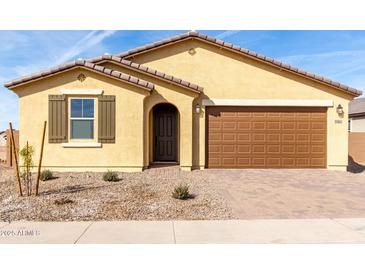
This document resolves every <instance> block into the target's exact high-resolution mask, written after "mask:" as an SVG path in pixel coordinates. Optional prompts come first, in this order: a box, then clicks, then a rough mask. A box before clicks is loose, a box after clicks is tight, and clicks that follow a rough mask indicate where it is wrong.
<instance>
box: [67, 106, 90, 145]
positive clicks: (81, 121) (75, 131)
mask: <svg viewBox="0 0 365 274" xmlns="http://www.w3.org/2000/svg"><path fill="white" fill-rule="evenodd" d="M70 124H71V139H94V99H71V116H70Z"/></svg>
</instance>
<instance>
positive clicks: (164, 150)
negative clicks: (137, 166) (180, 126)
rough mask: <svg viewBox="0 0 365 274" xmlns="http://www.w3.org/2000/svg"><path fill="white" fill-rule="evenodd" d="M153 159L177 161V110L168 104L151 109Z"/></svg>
mask: <svg viewBox="0 0 365 274" xmlns="http://www.w3.org/2000/svg"><path fill="white" fill-rule="evenodd" d="M153 156H154V157H153V160H154V161H155V162H177V111H176V108H175V107H174V106H172V105H169V104H160V105H157V106H155V107H154V109H153Z"/></svg>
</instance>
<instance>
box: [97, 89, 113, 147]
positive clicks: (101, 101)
mask: <svg viewBox="0 0 365 274" xmlns="http://www.w3.org/2000/svg"><path fill="white" fill-rule="evenodd" d="M98 105H99V109H98V140H99V142H100V143H115V96H111V95H104V96H98Z"/></svg>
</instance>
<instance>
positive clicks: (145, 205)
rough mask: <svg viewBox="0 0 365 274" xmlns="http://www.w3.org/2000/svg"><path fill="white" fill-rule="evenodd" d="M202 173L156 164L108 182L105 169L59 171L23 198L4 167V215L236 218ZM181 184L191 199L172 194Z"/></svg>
mask: <svg viewBox="0 0 365 274" xmlns="http://www.w3.org/2000/svg"><path fill="white" fill-rule="evenodd" d="M197 173H199V171H197V172H192V173H190V172H184V171H180V170H179V168H178V167H171V168H167V169H166V168H164V169H159V168H156V169H150V170H147V171H145V172H138V173H118V176H119V180H118V181H117V182H106V181H103V179H102V177H103V173H95V172H83V173H54V177H55V178H54V179H51V180H48V181H44V182H41V184H40V192H39V196H37V197H36V196H30V197H27V196H23V197H19V194H18V190H17V187H16V186H17V185H16V182H15V177H14V171H13V170H12V169H9V168H5V167H0V220H1V221H15V220H33V221H35V220H37V221H76V220H78V221H81V220H82V221H87V220H179V219H190V220H197V219H198V220H209V219H231V218H233V217H234V216H233V214H232V212H231V210H230V209H229V207H228V206H227V205H226V204H225V201H224V199H223V198H222V197H221V196H220V195H219V193H218V192H217V190H215V188H214V187H213V186H211V185H210V184H209V183H208V181H207V180H206V179H204V177H203V176H199V175H198V174H197ZM192 175H194V176H192ZM34 177H35V176H34ZM179 184H184V185H185V184H186V185H188V186H189V191H190V193H191V197H189V199H186V200H179V199H174V198H173V197H172V191H173V190H174V187H175V186H177V185H179Z"/></svg>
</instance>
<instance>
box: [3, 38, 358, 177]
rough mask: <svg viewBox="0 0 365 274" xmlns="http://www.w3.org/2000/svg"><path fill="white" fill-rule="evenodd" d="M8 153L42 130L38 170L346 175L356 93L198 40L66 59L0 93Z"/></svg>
mask: <svg viewBox="0 0 365 274" xmlns="http://www.w3.org/2000/svg"><path fill="white" fill-rule="evenodd" d="M5 86H6V87H7V88H9V89H11V90H12V91H14V92H15V93H16V94H17V95H18V96H19V99H20V119H19V120H20V130H21V136H20V145H21V146H24V144H25V143H26V141H29V143H30V144H32V145H34V147H35V151H36V154H35V159H38V156H39V154H38V153H39V151H40V146H41V136H42V127H43V123H44V121H47V122H48V127H47V130H48V134H47V135H48V138H47V140H46V142H45V147H44V158H43V164H44V166H45V167H47V168H50V169H53V170H60V171H63V170H64V171H66V170H67V171H69V170H76V171H83V170H94V171H104V170H107V169H113V170H121V171H141V170H143V169H145V168H148V167H149V166H151V165H153V164H155V163H166V164H178V165H180V167H181V169H183V170H191V169H203V168H328V169H338V170H346V166H347V163H348V131H347V126H348V103H349V102H350V101H351V100H352V99H353V98H354V97H356V96H359V95H361V91H359V90H357V89H355V88H351V87H348V86H345V85H343V84H340V83H338V82H334V81H332V80H329V79H327V78H324V77H322V76H318V75H315V74H313V73H309V72H306V71H304V70H301V69H298V68H295V67H292V66H290V65H287V64H284V63H282V62H280V61H277V60H274V59H272V58H269V57H266V56H263V55H261V54H257V53H255V52H252V51H250V50H247V49H244V48H241V47H239V46H236V45H233V44H231V43H227V42H224V41H222V40H219V39H216V38H213V37H209V36H207V35H204V34H201V33H198V32H188V33H184V34H181V35H177V36H174V37H170V38H168V39H165V40H161V41H158V42H155V43H152V44H148V45H145V46H142V47H138V48H135V49H131V50H129V51H127V52H123V53H120V54H117V55H109V54H105V55H103V56H99V57H96V58H93V59H90V60H82V59H78V60H76V61H73V62H69V63H66V64H63V65H60V66H57V67H53V68H50V69H48V70H45V71H41V72H39V73H36V74H33V75H29V76H25V77H23V78H20V79H16V80H13V81H11V82H8V83H6V84H5Z"/></svg>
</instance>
